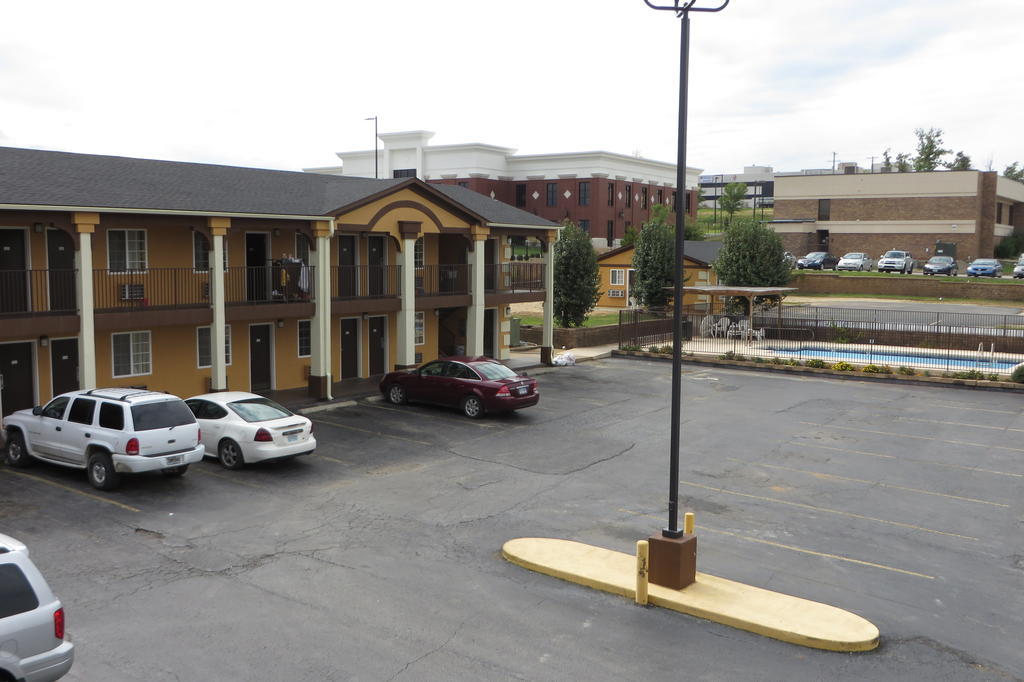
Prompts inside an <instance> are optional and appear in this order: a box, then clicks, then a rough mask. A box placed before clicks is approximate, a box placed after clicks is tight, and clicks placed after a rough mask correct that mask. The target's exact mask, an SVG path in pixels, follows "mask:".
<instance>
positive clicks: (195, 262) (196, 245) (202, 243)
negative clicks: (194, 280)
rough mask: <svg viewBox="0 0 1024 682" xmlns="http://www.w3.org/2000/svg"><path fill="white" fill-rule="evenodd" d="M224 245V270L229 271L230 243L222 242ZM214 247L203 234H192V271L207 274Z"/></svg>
mask: <svg viewBox="0 0 1024 682" xmlns="http://www.w3.org/2000/svg"><path fill="white" fill-rule="evenodd" d="M221 241H222V242H223V244H224V270H225V271H227V269H228V242H227V240H226V239H224V240H221ZM212 249H213V247H212V246H211V245H210V240H208V239H207V238H206V235H204V234H203V233H201V232H193V233H192V269H193V270H195V271H196V272H206V271H207V270H209V269H210V251H211V250H212Z"/></svg>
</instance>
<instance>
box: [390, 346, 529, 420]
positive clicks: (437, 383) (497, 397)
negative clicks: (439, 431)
mask: <svg viewBox="0 0 1024 682" xmlns="http://www.w3.org/2000/svg"><path fill="white" fill-rule="evenodd" d="M380 392H381V394H383V395H384V397H385V398H386V399H387V400H388V401H389V402H391V403H393V404H395V405H401V404H402V403H405V402H407V401H408V402H424V403H434V404H437V405H446V406H449V407H458V408H459V409H460V410H462V413H463V414H464V415H466V416H467V417H471V418H473V419H476V418H479V417H482V416H483V415H484V414H485V413H487V412H508V411H511V410H519V409H522V408H524V407H530V406H531V405H536V404H537V402H538V401H539V400H540V393H539V392H538V390H537V381H536V379H532V378H530V377H528V376H525V375H519V374H516V373H515V372H513V371H512V370H511V369H509V368H508V367H506V366H505V365H503V364H501V363H500V362H498V361H497V360H493V359H491V358H487V357H483V356H481V357H476V358H467V357H450V358H444V359H443V360H434V361H433V362H428V363H426V364H425V365H423V366H422V367H419V368H417V369H412V370H407V371H399V372H391V373H390V374H387V375H385V376H384V378H383V379H381V382H380Z"/></svg>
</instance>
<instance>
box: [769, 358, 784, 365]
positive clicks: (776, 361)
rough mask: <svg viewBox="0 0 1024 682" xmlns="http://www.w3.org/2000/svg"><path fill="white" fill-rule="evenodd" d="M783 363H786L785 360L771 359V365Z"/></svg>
mask: <svg viewBox="0 0 1024 682" xmlns="http://www.w3.org/2000/svg"><path fill="white" fill-rule="evenodd" d="M785 362H786V361H785V360H783V359H782V358H780V357H778V356H776V357H774V358H772V364H773V365H782V364H785Z"/></svg>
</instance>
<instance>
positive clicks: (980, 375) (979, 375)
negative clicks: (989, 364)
mask: <svg viewBox="0 0 1024 682" xmlns="http://www.w3.org/2000/svg"><path fill="white" fill-rule="evenodd" d="M953 378H955V379H984V378H985V373H984V372H982V371H980V370H977V369H969V370H967V371H966V372H953Z"/></svg>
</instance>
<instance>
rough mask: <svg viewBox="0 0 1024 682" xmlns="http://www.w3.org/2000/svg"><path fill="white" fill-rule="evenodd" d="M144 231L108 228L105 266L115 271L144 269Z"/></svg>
mask: <svg viewBox="0 0 1024 682" xmlns="http://www.w3.org/2000/svg"><path fill="white" fill-rule="evenodd" d="M146 264H147V263H146V231H145V230H108V231H107V268H108V269H110V270H113V271H115V272H127V271H129V270H145V269H146Z"/></svg>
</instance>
